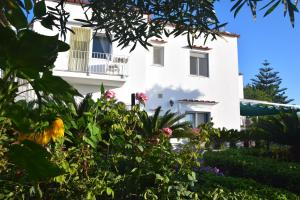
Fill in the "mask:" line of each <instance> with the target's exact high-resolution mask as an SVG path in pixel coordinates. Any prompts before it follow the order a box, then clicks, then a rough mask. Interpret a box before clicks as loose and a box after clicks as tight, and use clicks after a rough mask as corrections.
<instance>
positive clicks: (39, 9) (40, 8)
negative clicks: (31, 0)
mask: <svg viewBox="0 0 300 200" xmlns="http://www.w3.org/2000/svg"><path fill="white" fill-rule="evenodd" d="M33 13H34V16H35V17H37V18H41V17H43V16H44V15H46V4H45V1H44V0H41V1H39V2H37V3H35V5H34V8H33Z"/></svg>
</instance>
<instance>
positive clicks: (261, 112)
mask: <svg viewBox="0 0 300 200" xmlns="http://www.w3.org/2000/svg"><path fill="white" fill-rule="evenodd" d="M296 110H297V109H296ZM291 111H295V109H292V108H286V107H282V106H273V105H264V104H251V103H242V102H241V103H240V114H241V116H265V115H276V114H279V113H280V112H291Z"/></svg>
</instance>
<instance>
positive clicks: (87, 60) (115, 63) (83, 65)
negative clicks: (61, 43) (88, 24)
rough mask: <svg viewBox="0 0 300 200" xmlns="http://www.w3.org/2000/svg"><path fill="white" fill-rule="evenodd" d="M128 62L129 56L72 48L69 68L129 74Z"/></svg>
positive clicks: (108, 73) (102, 72)
mask: <svg viewBox="0 0 300 200" xmlns="http://www.w3.org/2000/svg"><path fill="white" fill-rule="evenodd" d="M127 63H128V56H119V55H113V54H107V53H99V52H89V51H77V50H76V51H75V50H70V52H69V64H68V65H69V66H68V70H69V71H72V72H85V73H88V74H105V75H119V76H127Z"/></svg>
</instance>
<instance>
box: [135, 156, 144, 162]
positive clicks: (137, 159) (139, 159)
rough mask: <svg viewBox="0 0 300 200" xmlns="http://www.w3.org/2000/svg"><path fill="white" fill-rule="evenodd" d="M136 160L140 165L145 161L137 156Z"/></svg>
mask: <svg viewBox="0 0 300 200" xmlns="http://www.w3.org/2000/svg"><path fill="white" fill-rule="evenodd" d="M135 160H136V161H137V162H138V163H140V162H142V161H143V159H142V158H141V157H139V156H136V157H135Z"/></svg>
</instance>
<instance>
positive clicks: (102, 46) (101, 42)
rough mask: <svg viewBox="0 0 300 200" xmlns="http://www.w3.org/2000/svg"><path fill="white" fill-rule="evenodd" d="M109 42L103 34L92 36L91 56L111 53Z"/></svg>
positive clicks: (96, 56)
mask: <svg viewBox="0 0 300 200" xmlns="http://www.w3.org/2000/svg"><path fill="white" fill-rule="evenodd" d="M111 46H112V44H111V42H110V41H109V39H107V38H106V37H105V36H104V35H96V36H94V38H93V52H92V57H93V58H102V57H103V56H104V57H103V58H105V57H106V54H111V49H112V48H111Z"/></svg>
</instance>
